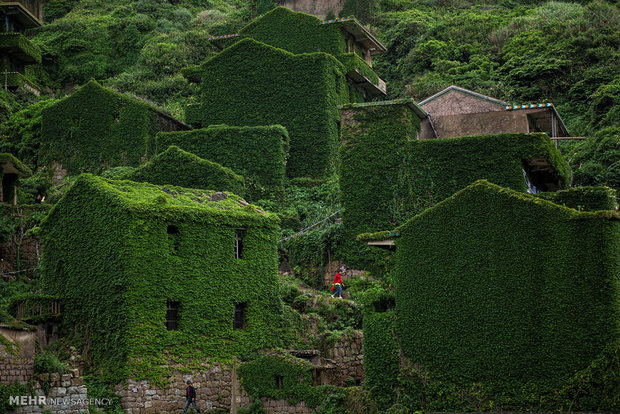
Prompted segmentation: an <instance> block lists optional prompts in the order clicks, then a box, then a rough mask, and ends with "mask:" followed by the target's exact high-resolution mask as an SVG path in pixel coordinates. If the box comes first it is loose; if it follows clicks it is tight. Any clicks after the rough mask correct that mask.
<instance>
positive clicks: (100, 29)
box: [0, 0, 620, 188]
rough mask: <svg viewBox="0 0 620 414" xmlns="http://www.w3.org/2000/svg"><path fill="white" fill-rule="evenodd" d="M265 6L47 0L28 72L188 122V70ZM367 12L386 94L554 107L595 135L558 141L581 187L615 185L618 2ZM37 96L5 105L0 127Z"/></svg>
mask: <svg viewBox="0 0 620 414" xmlns="http://www.w3.org/2000/svg"><path fill="white" fill-rule="evenodd" d="M263 3H265V4H268V3H269V2H259V4H258V5H257V4H255V3H253V2H250V1H242V0H237V1H234V2H223V1H214V2H208V3H207V4H205V3H204V2H201V1H198V0H193V1H190V0H185V1H175V2H168V1H164V0H158V1H148V2H146V1H131V2H121V1H105V2H104V1H95V0H91V1H86V0H85V1H76V0H72V1H68V0H52V1H49V2H47V4H46V6H45V8H46V17H45V19H46V24H45V25H44V26H43V27H41V28H39V29H33V30H31V33H30V35H31V36H32V41H33V42H34V43H35V44H36V45H38V46H39V47H40V48H41V49H42V51H43V71H41V72H40V73H36V74H33V75H32V76H34V77H36V84H38V85H40V86H41V87H43V89H44V90H46V91H48V92H49V93H51V96H53V97H61V96H63V95H64V94H66V93H67V91H70V90H73V89H74V88H75V87H76V86H79V85H83V84H85V83H86V82H87V81H89V80H90V79H96V80H97V81H99V82H101V83H102V84H103V85H104V86H110V87H112V88H114V89H116V90H118V91H120V92H124V93H129V94H132V95H135V96H138V97H140V98H143V99H146V100H148V101H150V102H153V103H154V104H156V105H157V106H159V107H161V108H163V109H164V110H167V111H169V112H170V113H171V114H172V115H174V116H176V117H178V118H180V119H182V118H183V117H184V109H183V108H184V107H185V105H186V104H187V103H188V102H191V101H192V99H194V98H193V96H195V94H196V86H195V85H193V84H191V83H189V82H188V81H187V80H186V78H185V77H183V76H182V75H181V69H183V68H185V67H188V66H192V65H197V64H199V63H201V62H202V61H204V60H205V59H207V58H208V57H209V56H213V55H214V54H216V53H217V52H218V51H219V50H220V48H221V47H224V46H226V45H227V43H226V41H223V42H211V41H208V40H207V38H208V37H209V36H218V35H225V34H231V33H236V32H237V31H238V30H239V28H240V27H242V26H243V25H244V24H245V23H247V22H248V21H250V20H251V19H252V18H253V17H254V16H255V15H256V10H257V7H258V10H259V11H262V10H265V9H266V8H267V9H268V8H269V6H265V4H263ZM369 5H372V13H368V14H369V17H368V19H367V21H368V22H369V23H370V25H371V27H372V29H373V30H374V31H375V32H376V34H377V36H378V38H379V40H381V41H382V42H383V43H384V44H385V45H386V46H387V52H386V53H384V54H382V55H379V56H378V57H377V58H376V59H375V68H376V70H377V72H378V73H379V74H380V75H381V76H382V77H383V78H384V79H385V80H386V81H387V82H388V84H389V86H388V97H390V98H396V97H405V96H410V97H413V98H414V99H415V100H417V101H419V100H421V99H423V98H425V97H428V96H430V95H432V94H434V93H436V92H438V91H440V90H442V89H443V88H445V87H447V86H449V85H451V84H455V85H459V86H461V87H465V88H468V89H471V90H475V91H477V92H479V93H483V94H488V95H490V96H494V97H497V98H499V99H504V100H506V101H508V102H511V103H513V104H524V103H540V102H553V103H554V104H555V105H556V107H557V108H558V111H559V112H560V114H561V115H562V117H563V120H564V122H565V123H566V125H567V126H568V128H569V131H570V132H571V133H572V135H573V136H587V137H588V138H589V139H588V140H587V141H586V142H583V143H580V144H579V145H576V144H575V143H574V142H570V143H563V145H562V149H563V151H564V153H565V154H566V156H567V159H568V160H569V161H570V162H571V166H572V167H573V170H574V179H575V183H576V184H580V185H594V184H608V185H611V186H612V187H616V188H618V186H619V185H620V178H619V177H620V171H619V168H620V167H619V166H618V164H617V162H616V160H617V159H618V155H619V153H618V127H619V124H618V122H619V121H618V120H619V119H620V115H619V114H618V109H617V108H618V103H619V102H618V99H619V98H618V96H619V89H618V88H619V87H620V86H619V82H620V80H619V78H618V76H619V75H618V72H619V67H618V62H619V61H620V58H619V53H620V52H619V50H620V48H619V45H620V34H619V32H618V30H617V28H618V25H619V24H620V15H619V12H618V7H617V4H614V3H613V2H609V1H603V0H597V1H593V2H585V1H578V2H577V1H575V2H553V1H552V2H541V1H530V2H526V3H525V4H524V3H521V2H519V3H515V2H505V1H501V2H500V1H497V2H496V1H484V2H475V1H460V0H455V1H411V0H389V1H388V0H386V1H381V2H378V3H377V4H374V3H372V2H369ZM369 7H370V6H369ZM32 99H33V98H31V97H28V98H23V100H22V101H21V102H17V103H12V102H11V101H12V99H11V98H9V97H7V98H6V99H3V108H2V110H0V121H2V120H5V119H6V118H7V117H8V115H9V113H15V112H16V111H17V110H19V109H24V108H25V107H26V106H28V104H30V103H32V102H33V100H32ZM31 111H35V112H36V109H31ZM31 116H32V115H28V114H24V115H22V116H17V118H16V119H13V120H12V123H9V124H7V125H6V126H5V128H4V132H2V135H4V136H8V137H9V140H11V138H10V135H11V130H14V129H15V128H16V127H18V128H19V127H22V128H23V127H25V125H24V124H27V123H31V122H32V121H25V120H23V119H22V118H24V117H26V118H31ZM16 124H17V125H16ZM7 129H8V131H7ZM0 130H1V129H0ZM33 132H35V134H36V130H35V131H33ZM13 139H14V138H13ZM27 141H28V142H27V143H21V144H17V143H16V145H17V146H18V147H23V146H29V145H36V137H33V138H30V139H28V140H27ZM33 141H35V142H33ZM20 149H21V150H22V151H25V149H24V148H20ZM33 166H34V165H33Z"/></svg>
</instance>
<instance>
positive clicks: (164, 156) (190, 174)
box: [123, 145, 243, 192]
mask: <svg viewBox="0 0 620 414" xmlns="http://www.w3.org/2000/svg"><path fill="white" fill-rule="evenodd" d="M123 178H124V179H128V180H131V181H140V182H148V183H151V184H159V185H164V184H169V185H176V186H181V187H189V188H201V189H212V190H218V191H231V192H237V191H243V177H242V176H240V175H239V174H236V173H235V172H234V171H233V170H231V169H230V168H227V167H224V166H222V165H221V164H218V163H216V162H212V161H209V160H206V159H203V158H200V157H199V156H197V155H194V154H192V153H190V152H187V151H183V150H182V149H180V148H179V147H177V146H174V145H171V146H170V147H168V149H166V150H165V151H163V152H161V153H159V154H157V155H156V156H155V157H153V158H152V159H151V160H150V161H149V162H148V163H146V164H144V165H141V166H140V167H138V168H136V169H135V170H134V171H132V172H131V173H129V174H127V175H126V176H124V177H123Z"/></svg>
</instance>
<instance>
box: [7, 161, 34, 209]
mask: <svg viewBox="0 0 620 414" xmlns="http://www.w3.org/2000/svg"><path fill="white" fill-rule="evenodd" d="M31 175H32V171H31V170H30V168H28V166H27V165H25V164H24V163H22V162H21V161H20V160H18V159H17V158H15V157H14V156H13V155H11V154H8V153H4V154H0V177H1V181H2V186H1V187H0V203H5V204H11V205H17V187H18V183H19V179H20V178H27V177H30V176H31Z"/></svg>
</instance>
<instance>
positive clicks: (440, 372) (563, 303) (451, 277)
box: [395, 181, 620, 411]
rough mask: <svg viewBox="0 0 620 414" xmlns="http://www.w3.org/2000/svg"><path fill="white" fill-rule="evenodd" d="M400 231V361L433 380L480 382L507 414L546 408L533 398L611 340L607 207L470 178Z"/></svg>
mask: <svg viewBox="0 0 620 414" xmlns="http://www.w3.org/2000/svg"><path fill="white" fill-rule="evenodd" d="M481 206H484V208H481ZM485 212H493V213H492V214H488V213H485ZM399 233H400V237H399V238H398V239H397V240H396V244H397V255H396V256H397V257H396V266H395V272H396V274H397V275H396V280H397V286H396V315H397V318H396V326H397V329H396V331H397V333H398V337H399V340H400V344H401V346H402V352H403V354H404V355H405V356H406V357H407V358H410V359H411V361H412V363H416V364H420V365H422V366H423V367H424V368H425V369H426V370H428V372H429V374H430V375H431V376H432V377H433V378H436V379H439V380H442V381H446V382H448V383H452V384H456V385H459V386H470V385H473V384H476V383H480V384H483V385H484V387H485V388H486V391H487V395H488V396H489V398H491V399H492V400H495V401H496V402H497V403H498V405H500V406H502V407H505V408H508V407H512V408H514V409H517V410H523V409H525V408H528V407H535V406H538V405H542V406H543V407H544V406H545V402H544V401H543V400H542V396H545V395H546V396H550V395H553V393H554V390H556V389H558V388H560V387H561V386H564V385H565V384H567V383H568V381H569V380H570V379H571V377H572V376H573V375H574V374H575V372H577V371H579V370H583V369H586V367H588V365H589V364H590V363H591V362H592V361H593V360H595V359H596V358H597V356H599V355H600V354H601V353H602V352H603V350H604V349H605V347H606V346H607V345H610V344H611V343H612V342H614V341H615V340H617V338H618V336H619V335H620V326H618V309H619V307H618V304H619V302H618V301H619V300H620V285H619V284H618V279H617V268H618V267H617V266H618V257H617V251H618V250H617V249H618V240H619V238H618V236H619V235H620V222H619V221H618V216H617V215H616V214H615V213H613V212H609V211H608V212H605V213H601V214H598V213H596V212H595V213H592V212H577V211H575V210H572V209H569V208H564V207H560V206H557V205H555V204H552V203H550V202H548V201H544V200H540V199H538V198H536V197H534V196H531V195H526V194H523V193H518V192H515V191H512V190H508V189H505V188H502V187H499V186H495V185H492V184H490V183H488V182H486V181H479V182H477V183H475V184H473V185H472V186H470V187H467V188H466V189H464V190H462V191H460V192H458V193H456V194H455V195H454V196H452V197H450V198H449V199H447V200H445V201H443V202H441V203H439V204H438V205H437V206H435V207H434V208H431V209H428V210H426V211H425V212H424V213H422V214H419V215H418V216H416V217H414V218H413V219H411V220H410V221H409V222H407V223H406V224H405V225H403V226H401V227H400V228H399ZM413 258H418V259H415V260H414V259H413ZM438 304H441V306H438ZM410 309H416V311H415V312H411V311H410ZM586 338H587V339H586ZM595 388H596V387H595ZM596 392H604V387H600V388H597V390H596ZM451 404H452V403H450V402H447V403H446V405H445V406H444V407H443V408H444V409H448V408H454V407H452V406H451ZM591 404H593V405H591ZM437 408H440V407H437ZM549 408H551V407H549ZM576 408H577V407H575V409H576ZM579 409H580V410H588V411H589V410H598V409H600V407H599V406H597V405H596V403H593V402H592V401H589V402H587V403H586V402H585V400H584V404H583V405H582V406H580V408H579Z"/></svg>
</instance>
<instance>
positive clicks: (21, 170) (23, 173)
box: [0, 152, 32, 177]
mask: <svg viewBox="0 0 620 414" xmlns="http://www.w3.org/2000/svg"><path fill="white" fill-rule="evenodd" d="M0 164H2V165H4V164H12V165H13V167H14V168H15V169H16V170H17V171H18V174H19V176H20V177H30V176H31V175H32V170H31V169H30V168H28V166H27V165H26V164H24V163H23V162H21V161H20V160H18V159H17V158H15V157H14V156H13V155H11V154H9V153H6V152H5V153H1V154H0Z"/></svg>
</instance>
